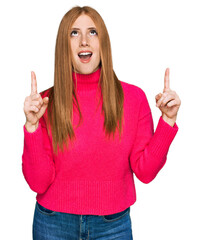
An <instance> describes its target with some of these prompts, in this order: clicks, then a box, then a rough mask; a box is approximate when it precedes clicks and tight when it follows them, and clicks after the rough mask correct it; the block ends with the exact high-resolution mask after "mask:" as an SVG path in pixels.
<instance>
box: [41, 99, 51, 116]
mask: <svg viewBox="0 0 202 240" xmlns="http://www.w3.org/2000/svg"><path fill="white" fill-rule="evenodd" d="M42 100H43V105H42V107H41V109H40V111H39V113H38V114H39V118H41V117H42V116H43V115H44V113H45V111H46V108H47V107H48V102H49V98H48V97H45V98H43V99H42Z"/></svg>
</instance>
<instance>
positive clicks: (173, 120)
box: [162, 114, 176, 127]
mask: <svg viewBox="0 0 202 240" xmlns="http://www.w3.org/2000/svg"><path fill="white" fill-rule="evenodd" d="M162 118H163V120H164V121H165V122H167V123H168V124H169V125H170V126H171V127H173V126H174V125H175V122H176V117H175V118H169V117H167V116H166V115H164V114H163V115H162Z"/></svg>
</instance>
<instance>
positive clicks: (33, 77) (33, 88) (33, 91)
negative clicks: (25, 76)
mask: <svg viewBox="0 0 202 240" xmlns="http://www.w3.org/2000/svg"><path fill="white" fill-rule="evenodd" d="M36 93H37V82H36V75H35V73H34V72H31V95H33V94H36Z"/></svg>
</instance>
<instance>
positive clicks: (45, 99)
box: [43, 97, 49, 105]
mask: <svg viewBox="0 0 202 240" xmlns="http://www.w3.org/2000/svg"><path fill="white" fill-rule="evenodd" d="M48 102H49V98H48V97H45V98H43V103H44V104H46V105H47V104H48Z"/></svg>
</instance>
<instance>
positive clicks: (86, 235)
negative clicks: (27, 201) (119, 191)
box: [32, 201, 133, 240]
mask: <svg viewBox="0 0 202 240" xmlns="http://www.w3.org/2000/svg"><path fill="white" fill-rule="evenodd" d="M32 230H33V232H32V234H33V240H113V239H116V240H132V239H133V237H132V228H131V218H130V207H128V208H127V209H125V210H124V211H122V212H119V213H115V214H111V215H78V214H70V213H63V212H55V211H52V210H49V209H47V208H45V207H43V206H41V205H40V204H39V203H38V202H37V201H36V205H35V211H34V219H33V226H32Z"/></svg>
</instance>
